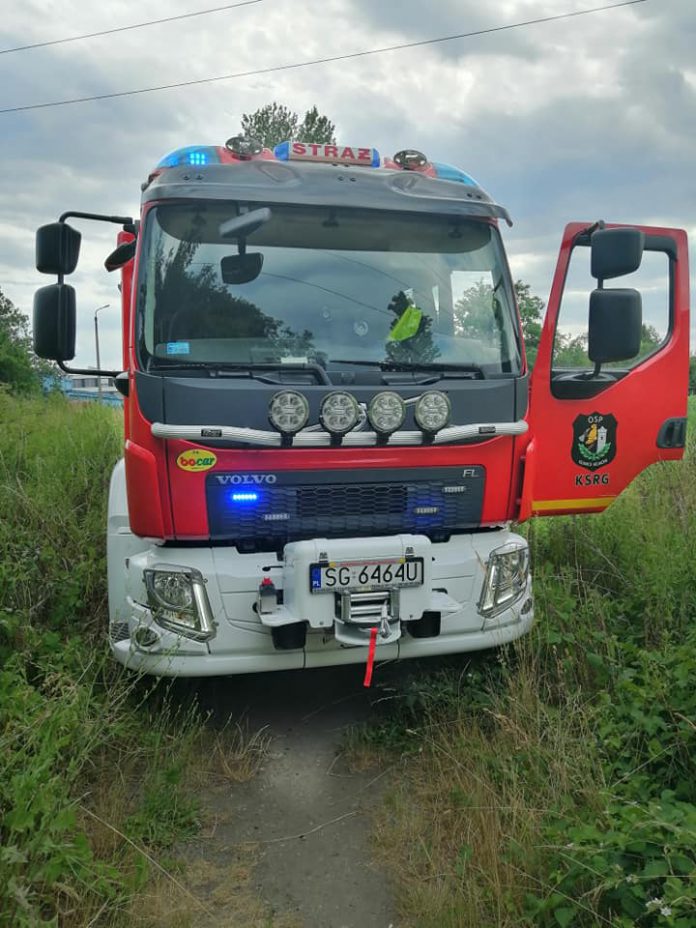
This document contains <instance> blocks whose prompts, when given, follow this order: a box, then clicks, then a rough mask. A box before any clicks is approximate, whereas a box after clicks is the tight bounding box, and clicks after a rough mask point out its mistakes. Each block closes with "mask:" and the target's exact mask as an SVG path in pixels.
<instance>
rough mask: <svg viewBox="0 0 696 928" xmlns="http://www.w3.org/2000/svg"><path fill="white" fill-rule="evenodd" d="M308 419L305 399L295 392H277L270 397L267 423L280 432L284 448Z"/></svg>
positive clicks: (307, 404) (290, 442)
mask: <svg viewBox="0 0 696 928" xmlns="http://www.w3.org/2000/svg"><path fill="white" fill-rule="evenodd" d="M308 419H309V403H308V402H307V398H306V397H304V396H303V395H302V394H301V393H298V392H297V391H296V390H279V391H278V393H274V394H273V396H272V397H271V401H270V403H269V404H268V421H269V422H270V423H271V425H272V426H273V428H274V429H276V431H278V432H280V438H281V442H282V444H283V445H284V446H287V445H291V444H292V439H293V435H296V434H297V433H298V432H299V431H300V430H301V429H303V428H304V427H305V425H307V420H308Z"/></svg>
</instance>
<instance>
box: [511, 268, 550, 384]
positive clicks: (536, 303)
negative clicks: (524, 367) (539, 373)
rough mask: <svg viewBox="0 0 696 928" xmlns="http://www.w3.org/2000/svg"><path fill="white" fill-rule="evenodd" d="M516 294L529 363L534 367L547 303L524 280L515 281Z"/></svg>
mask: <svg viewBox="0 0 696 928" xmlns="http://www.w3.org/2000/svg"><path fill="white" fill-rule="evenodd" d="M515 296H516V297H517V305H518V306H519V308H520V318H521V320H522V335H523V336H524V346H525V350H526V352H527V363H528V364H529V366H530V367H532V366H533V365H534V361H535V360H536V355H537V351H538V349H539V339H540V338H541V321H542V319H543V315H544V307H545V305H546V304H545V303H544V301H543V300H542V299H541V298H540V297H538V296H535V295H534V294H533V293H532V288H531V285H530V284H526V283H524V281H522V280H516V281H515Z"/></svg>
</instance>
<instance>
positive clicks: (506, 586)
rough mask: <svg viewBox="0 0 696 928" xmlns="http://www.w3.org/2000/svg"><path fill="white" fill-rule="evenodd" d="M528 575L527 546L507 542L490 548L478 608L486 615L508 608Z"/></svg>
mask: <svg viewBox="0 0 696 928" xmlns="http://www.w3.org/2000/svg"><path fill="white" fill-rule="evenodd" d="M528 579H529V550H528V548H527V546H526V545H522V544H519V543H518V542H510V543H509V544H507V545H503V546H502V547H500V548H496V549H495V551H491V554H490V556H489V558H488V565H487V568H486V576H485V579H484V581H483V590H482V592H481V599H480V600H479V604H478V610H479V612H480V613H481V615H483V616H485V617H486V618H490V617H491V616H493V615H496V613H498V612H502V611H503V610H504V609H508V608H509V607H510V606H512V605H513V603H515V602H517V600H518V599H519V598H520V597H521V596H522V595H523V594H524V592H525V590H526V589H527V582H528Z"/></svg>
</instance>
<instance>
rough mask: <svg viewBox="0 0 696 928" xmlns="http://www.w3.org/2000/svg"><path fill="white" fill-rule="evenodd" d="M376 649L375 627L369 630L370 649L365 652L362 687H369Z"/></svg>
mask: <svg viewBox="0 0 696 928" xmlns="http://www.w3.org/2000/svg"><path fill="white" fill-rule="evenodd" d="M376 649H377V626H375V627H374V628H371V629H370V647H369V650H368V652H367V667H365V679H364V680H363V686H370V684H371V683H372V668H373V667H374V666H375V650H376Z"/></svg>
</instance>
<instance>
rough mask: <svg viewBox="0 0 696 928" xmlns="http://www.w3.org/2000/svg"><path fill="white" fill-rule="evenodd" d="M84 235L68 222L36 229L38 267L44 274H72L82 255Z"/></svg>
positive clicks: (54, 223) (55, 223) (53, 223)
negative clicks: (81, 246)
mask: <svg viewBox="0 0 696 928" xmlns="http://www.w3.org/2000/svg"><path fill="white" fill-rule="evenodd" d="M81 241H82V235H81V234H80V232H78V231H77V229H73V227H72V226H69V225H68V224H67V223H66V222H52V223H50V224H49V225H47V226H41V228H40V229H37V231H36V269H37V271H41V273H42V274H61V275H62V274H72V272H73V271H74V270H75V268H76V267H77V260H78V258H79V257H80V242H81Z"/></svg>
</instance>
